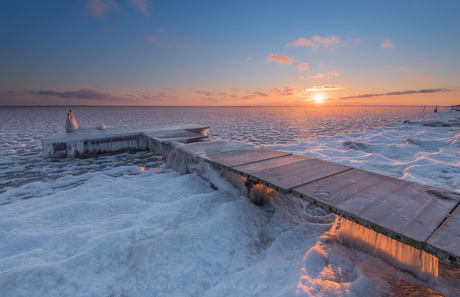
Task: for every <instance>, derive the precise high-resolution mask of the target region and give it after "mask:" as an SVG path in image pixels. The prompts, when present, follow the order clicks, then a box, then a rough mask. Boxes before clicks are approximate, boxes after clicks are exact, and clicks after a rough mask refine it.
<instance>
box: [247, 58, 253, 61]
mask: <svg viewBox="0 0 460 297" xmlns="http://www.w3.org/2000/svg"><path fill="white" fill-rule="evenodd" d="M252 59H254V57H249V58H247V59H246V61H251V60H252Z"/></svg>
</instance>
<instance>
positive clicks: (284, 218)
mask: <svg viewBox="0 0 460 297" xmlns="http://www.w3.org/2000/svg"><path fill="white" fill-rule="evenodd" d="M74 110H75V113H76V114H77V115H78V123H79V125H80V127H88V126H92V127H96V126H98V125H100V124H101V122H102V123H103V124H105V125H107V126H109V127H110V126H112V127H113V126H139V125H155V124H158V123H160V122H163V123H164V124H170V123H180V122H194V123H197V120H196V119H197V118H200V119H203V122H200V123H199V124H202V125H206V126H211V131H210V133H209V135H210V137H211V138H214V139H216V138H220V139H232V140H240V141H245V142H246V141H247V142H253V143H256V144H265V147H267V148H273V149H280V150H284V151H288V152H293V153H300V154H303V155H306V156H311V157H317V158H320V159H323V160H329V161H333V162H338V163H341V164H344V165H351V166H353V167H355V168H361V169H365V170H370V171H374V172H377V173H381V174H385V175H390V176H393V177H397V178H404V179H408V180H415V181H419V182H422V183H424V184H428V185H430V186H436V187H440V188H445V189H447V190H454V191H459V188H460V180H459V177H458V176H459V174H458V173H459V171H458V167H459V166H460V163H459V155H458V152H459V147H460V142H459V138H458V127H431V126H422V125H407V124H406V125H404V124H402V121H403V120H405V119H409V120H412V121H429V120H440V121H448V120H450V119H453V118H455V117H456V116H458V113H457V115H456V113H449V112H440V113H438V114H436V115H434V114H422V113H421V109H420V111H419V110H418V109H416V108H414V109H394V110H391V109H385V110H375V109H365V108H358V109H356V110H354V111H350V109H345V110H342V109H336V110H334V109H322V110H321V109H318V110H316V109H314V110H312V109H299V108H291V109H289V108H262V109H256V108H241V109H234V108H211V109H206V108H205V109H198V108H197V109H193V108H192V109H184V108H177V109H171V108H160V109H153V108H152V109H147V108H86V109H84V108H80V109H78V108H75V109H74ZM77 110H78V113H77ZM67 111H68V108H67V107H63V108H36V109H18V110H15V109H0V122H1V126H0V129H1V131H0V132H1V137H0V152H1V153H2V155H1V156H2V157H0V295H2V296H20V295H26V296H43V295H47V296H75V295H76V296H88V295H95V296H110V295H113V296H123V295H125V296H126V295H128V296H225V295H231V296H248V295H254V296H298V295H300V296H385V295H390V296H391V295H392V294H394V295H398V294H399V295H407V294H409V293H411V294H415V295H419V296H424V294H425V296H428V295H429V294H431V295H434V296H437V295H435V294H436V293H435V292H434V291H432V290H436V291H438V292H440V293H442V294H444V295H446V296H460V291H459V289H458V288H459V287H460V281H459V280H460V272H459V270H458V269H457V268H455V267H451V266H449V265H447V264H445V263H444V264H441V267H440V275H441V276H440V279H439V282H438V283H426V282H422V281H420V280H417V279H415V278H414V277H413V276H411V275H409V274H407V273H404V272H402V271H400V270H398V269H396V268H394V267H393V266H391V265H389V264H387V263H385V262H384V261H382V260H379V259H377V258H375V257H372V256H370V255H368V254H365V253H362V252H358V251H355V250H353V249H350V248H346V247H344V246H343V245H341V244H339V243H338V241H337V239H336V238H335V237H334V236H331V235H328V233H327V230H329V229H330V227H331V223H332V222H333V221H334V216H333V215H328V214H327V213H325V211H324V210H321V209H317V208H315V207H312V206H311V205H308V204H307V203H306V202H304V201H302V200H299V199H297V198H293V197H288V199H286V198H283V199H281V198H280V197H276V196H275V197H272V198H271V199H270V203H269V204H266V205H265V206H263V207H262V208H260V207H258V206H255V205H254V204H252V203H250V202H249V201H248V200H247V198H245V197H243V196H241V195H240V193H239V192H238V191H237V190H236V189H235V188H233V187H232V186H230V185H229V184H228V183H227V182H226V181H225V180H224V179H223V178H221V177H219V176H218V175H217V174H216V173H215V172H212V171H207V174H208V176H207V178H208V179H209V180H212V183H213V185H214V186H217V187H218V190H216V189H214V188H213V187H212V186H211V185H210V184H209V183H208V182H206V181H204V180H203V179H202V178H199V177H198V176H197V175H195V174H189V175H185V176H181V175H179V174H178V173H176V172H173V171H171V170H170V169H168V168H166V167H165V164H164V159H162V158H160V157H158V156H155V155H152V154H151V153H148V152H136V153H132V152H128V153H122V154H118V155H99V156H98V157H96V158H91V159H74V160H51V161H44V160H43V159H42V158H41V153H42V151H41V146H40V139H41V138H42V137H43V135H44V133H47V132H53V131H56V132H57V131H63V125H62V112H67ZM331 114H332V115H336V116H334V117H331ZM43 118H47V119H56V120H47V121H43V120H40V119H43ZM26 119H27V120H26ZM192 119H193V121H192ZM328 119H330V120H328ZM28 122H29V123H28ZM31 123H33V124H34V126H32V125H31ZM311 136H314V137H311ZM308 137H310V138H308ZM406 139H407V141H406ZM347 141H353V142H355V143H362V144H364V145H365V146H366V147H368V148H369V149H370V150H371V152H370V153H369V152H366V151H364V150H354V149H349V150H347V149H346V148H345V147H344V146H343V145H342V143H343V142H347ZM280 144H284V145H280ZM356 147H358V148H359V146H356ZM203 170H204V169H203Z"/></svg>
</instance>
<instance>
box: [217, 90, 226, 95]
mask: <svg viewBox="0 0 460 297" xmlns="http://www.w3.org/2000/svg"><path fill="white" fill-rule="evenodd" d="M217 95H219V96H225V92H222V91H218V92H217Z"/></svg>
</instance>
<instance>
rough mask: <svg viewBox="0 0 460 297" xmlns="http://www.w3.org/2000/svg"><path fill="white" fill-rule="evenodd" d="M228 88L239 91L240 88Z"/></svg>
mask: <svg viewBox="0 0 460 297" xmlns="http://www.w3.org/2000/svg"><path fill="white" fill-rule="evenodd" d="M229 90H230V91H241V90H240V89H238V88H230V89H229Z"/></svg>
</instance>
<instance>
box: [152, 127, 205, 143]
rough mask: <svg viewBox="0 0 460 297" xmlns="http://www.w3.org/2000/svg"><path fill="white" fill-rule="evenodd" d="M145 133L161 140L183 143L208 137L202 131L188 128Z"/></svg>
mask: <svg viewBox="0 0 460 297" xmlns="http://www.w3.org/2000/svg"><path fill="white" fill-rule="evenodd" d="M143 135H145V136H146V137H148V138H151V139H154V140H157V141H161V142H172V141H176V142H182V143H189V142H195V141H199V140H200V139H204V138H208V137H207V136H206V135H203V134H201V133H194V132H189V131H186V130H172V131H169V130H167V131H160V132H150V133H143Z"/></svg>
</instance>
